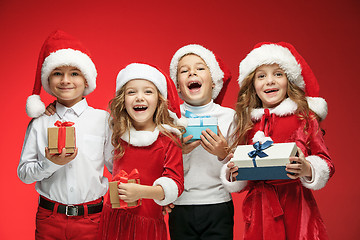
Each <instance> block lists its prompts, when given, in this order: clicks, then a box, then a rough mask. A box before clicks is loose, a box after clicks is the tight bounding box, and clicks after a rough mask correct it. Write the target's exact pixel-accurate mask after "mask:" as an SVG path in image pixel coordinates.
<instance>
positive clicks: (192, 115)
mask: <svg viewBox="0 0 360 240" xmlns="http://www.w3.org/2000/svg"><path fill="white" fill-rule="evenodd" d="M185 117H187V118H199V119H200V127H203V126H204V123H203V119H204V118H210V116H198V115H196V114H194V113H192V112H190V111H188V110H186V111H185Z"/></svg>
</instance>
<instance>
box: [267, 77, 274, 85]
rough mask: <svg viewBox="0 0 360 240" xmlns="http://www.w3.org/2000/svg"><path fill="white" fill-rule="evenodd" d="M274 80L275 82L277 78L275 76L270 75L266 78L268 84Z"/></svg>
mask: <svg viewBox="0 0 360 240" xmlns="http://www.w3.org/2000/svg"><path fill="white" fill-rule="evenodd" d="M274 82H275V79H274V77H273V76H268V77H267V78H266V83H267V84H273V83H274Z"/></svg>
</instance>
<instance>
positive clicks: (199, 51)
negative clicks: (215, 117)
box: [170, 44, 231, 104]
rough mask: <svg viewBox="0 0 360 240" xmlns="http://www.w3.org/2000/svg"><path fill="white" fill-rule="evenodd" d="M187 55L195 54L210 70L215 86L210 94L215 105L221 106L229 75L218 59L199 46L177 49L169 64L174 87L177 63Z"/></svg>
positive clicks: (192, 45) (193, 45) (190, 45)
mask: <svg viewBox="0 0 360 240" xmlns="http://www.w3.org/2000/svg"><path fill="white" fill-rule="evenodd" d="M187 54H195V55H197V56H199V57H201V58H202V59H203V60H204V62H205V63H206V65H207V66H208V68H209V70H210V73H211V78H212V81H213V83H214V84H215V87H214V89H213V92H212V99H214V101H215V102H216V103H219V104H221V102H222V100H223V98H224V94H225V91H226V89H227V86H228V84H229V82H230V80H231V73H230V71H229V70H228V69H227V68H226V66H225V65H224V64H223V62H222V60H221V59H220V58H219V57H217V56H216V55H215V54H214V53H213V52H212V51H210V50H209V49H207V48H205V47H203V46H201V45H198V44H189V45H186V46H183V47H181V48H179V49H178V50H177V51H176V52H175V54H174V56H173V57H172V59H171V62H170V77H171V79H172V80H173V81H174V83H175V85H177V70H178V69H177V68H178V64H179V61H180V60H181V58H182V57H183V56H185V55H187Z"/></svg>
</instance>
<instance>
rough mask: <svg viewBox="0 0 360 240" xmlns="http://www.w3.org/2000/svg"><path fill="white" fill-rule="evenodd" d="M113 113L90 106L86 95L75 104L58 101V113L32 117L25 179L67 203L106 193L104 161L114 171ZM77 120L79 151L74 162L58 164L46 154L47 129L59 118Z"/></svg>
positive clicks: (24, 159)
mask: <svg viewBox="0 0 360 240" xmlns="http://www.w3.org/2000/svg"><path fill="white" fill-rule="evenodd" d="M108 118H109V114H108V113H107V112H106V111H104V110H99V109H94V108H92V107H90V106H88V104H87V101H86V99H83V100H81V101H80V102H78V103H77V104H75V105H74V106H73V107H71V108H67V107H65V106H63V105H62V104H59V103H57V104H56V114H54V115H52V116H46V115H42V116H41V117H39V118H37V119H33V120H31V122H30V124H29V126H28V128H27V131H26V135H25V140H24V145H23V149H22V152H21V157H20V163H19V166H18V170H17V171H18V176H19V178H20V179H21V181H23V182H24V183H27V184H30V183H33V182H36V185H35V189H36V191H37V192H38V193H39V194H40V195H42V196H44V197H46V198H48V199H51V200H53V201H56V202H60V203H63V204H80V203H84V202H89V201H92V200H95V199H98V198H100V197H102V196H103V195H105V193H106V191H107V188H108V179H107V178H106V177H104V176H103V171H104V164H105V165H106V167H107V168H108V170H109V171H110V172H111V171H112V152H111V151H112V149H113V147H112V145H111V130H110V128H109V125H108ZM57 120H60V121H70V122H74V123H75V124H74V125H73V126H74V127H75V135H76V147H77V148H78V154H77V156H76V157H75V159H73V160H72V161H71V162H69V163H67V164H65V165H57V164H55V163H53V162H51V161H50V160H48V159H47V158H46V157H45V147H47V146H48V141H47V129H48V128H49V127H54V123H55V122H56V121H57Z"/></svg>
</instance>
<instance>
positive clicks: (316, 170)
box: [300, 155, 330, 190]
mask: <svg viewBox="0 0 360 240" xmlns="http://www.w3.org/2000/svg"><path fill="white" fill-rule="evenodd" d="M305 159H306V160H308V161H309V162H310V164H311V168H312V170H313V172H312V173H313V176H312V180H311V181H307V180H306V179H305V178H300V180H301V183H302V185H303V186H304V187H306V188H309V189H312V190H319V189H321V188H323V187H325V185H326V183H327V182H328V181H329V178H330V169H329V166H328V164H327V163H326V161H325V160H324V159H322V158H320V157H319V156H316V155H310V156H307V157H306V158H305ZM314 175H315V176H314Z"/></svg>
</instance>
